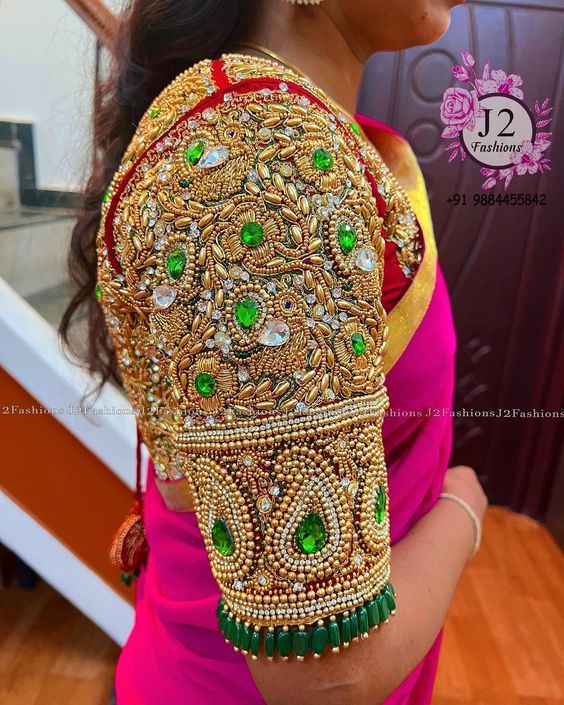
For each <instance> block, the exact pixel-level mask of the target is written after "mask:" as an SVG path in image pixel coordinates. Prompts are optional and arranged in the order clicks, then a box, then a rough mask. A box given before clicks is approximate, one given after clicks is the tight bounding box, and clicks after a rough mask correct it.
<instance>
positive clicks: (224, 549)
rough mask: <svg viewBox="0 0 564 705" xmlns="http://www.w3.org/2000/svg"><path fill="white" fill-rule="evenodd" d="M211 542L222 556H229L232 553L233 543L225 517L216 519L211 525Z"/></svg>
mask: <svg viewBox="0 0 564 705" xmlns="http://www.w3.org/2000/svg"><path fill="white" fill-rule="evenodd" d="M212 542H213V545H214V547H215V549H216V551H218V553H221V555H222V556H231V555H232V554H233V551H234V549H235V545H234V543H233V537H232V536H231V531H229V527H228V526H227V523H226V521H225V519H218V520H217V521H216V522H215V524H214V525H213V528H212Z"/></svg>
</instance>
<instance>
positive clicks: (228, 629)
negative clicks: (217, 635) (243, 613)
mask: <svg viewBox="0 0 564 705" xmlns="http://www.w3.org/2000/svg"><path fill="white" fill-rule="evenodd" d="M234 621H235V620H234V619H231V617H227V619H226V620H224V622H223V629H222V630H221V632H222V634H223V636H224V637H225V638H226V639H229V634H230V633H231V624H232V623H233V622H234Z"/></svg>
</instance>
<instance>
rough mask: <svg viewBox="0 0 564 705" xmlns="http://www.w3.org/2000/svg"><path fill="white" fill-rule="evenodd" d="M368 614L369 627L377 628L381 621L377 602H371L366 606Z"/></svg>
mask: <svg viewBox="0 0 564 705" xmlns="http://www.w3.org/2000/svg"><path fill="white" fill-rule="evenodd" d="M366 612H367V614H368V626H369V627H375V626H376V625H377V624H378V622H379V621H380V616H379V613H378V603H377V602H376V600H375V599H374V600H370V602H369V603H368V604H367V605H366Z"/></svg>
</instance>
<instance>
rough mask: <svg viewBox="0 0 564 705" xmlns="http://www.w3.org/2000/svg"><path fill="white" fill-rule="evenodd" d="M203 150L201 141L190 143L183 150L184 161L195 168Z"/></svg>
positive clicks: (203, 145)
mask: <svg viewBox="0 0 564 705" xmlns="http://www.w3.org/2000/svg"><path fill="white" fill-rule="evenodd" d="M204 149H205V144H204V142H203V140H197V141H196V142H192V144H191V145H190V146H189V147H187V148H186V149H185V150H184V159H185V161H186V162H188V164H191V165H192V166H196V164H197V163H198V162H199V161H200V159H201V158H202V154H203V153H204Z"/></svg>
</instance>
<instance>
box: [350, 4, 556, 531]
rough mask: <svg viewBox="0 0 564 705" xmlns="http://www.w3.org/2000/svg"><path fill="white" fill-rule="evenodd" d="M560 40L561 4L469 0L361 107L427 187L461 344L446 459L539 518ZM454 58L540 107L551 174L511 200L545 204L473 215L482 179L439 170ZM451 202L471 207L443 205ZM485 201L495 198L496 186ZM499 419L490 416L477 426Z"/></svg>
mask: <svg viewBox="0 0 564 705" xmlns="http://www.w3.org/2000/svg"><path fill="white" fill-rule="evenodd" d="M563 34H564V8H563V5H562V2H561V1H559V0H543V1H542V2H524V1H523V0H496V1H494V0H481V1H479V2H478V1H475V2H469V3H467V4H466V5H464V6H460V7H457V8H456V9H455V10H454V11H453V21H452V26H451V28H450V29H449V31H448V33H447V34H446V35H445V36H444V37H443V38H442V39H441V40H440V41H438V42H437V43H436V44H434V45H432V46H430V47H417V48H414V49H409V50H407V51H404V52H401V53H383V54H377V55H375V56H374V57H372V59H371V60H370V62H369V64H368V66H367V69H366V72H365V76H364V80H363V85H362V89H361V92H360V97H359V109H360V110H361V112H364V113H365V114H368V115H370V116H372V117H374V118H376V119H378V120H381V121H382V122H386V123H388V124H389V125H391V126H393V127H394V128H395V129H397V130H398V131H399V132H401V133H402V134H403V135H405V136H406V137H407V138H408V140H409V141H410V143H411V144H412V146H413V148H414V150H415V152H416V154H417V157H418V159H419V161H420V164H421V167H422V169H423V172H424V175H425V179H426V182H427V188H428V191H429V195H430V199H431V208H432V211H433V218H434V224H435V233H436V237H437V242H438V247H439V256H440V261H441V265H442V267H443V271H444V273H445V276H446V279H447V282H448V286H449V289H450V293H451V296H452V303H453V310H454V316H455V322H456V328H457V336H458V353H457V384H456V395H455V407H456V410H457V413H459V414H463V413H466V414H467V415H466V416H460V417H458V418H455V420H454V427H455V447H454V452H453V458H452V462H453V464H455V463H465V464H469V465H472V466H473V467H475V468H476V469H477V471H478V473H479V475H480V478H481V480H482V482H483V484H484V486H485V488H486V491H487V492H488V495H489V497H490V499H491V500H492V501H493V502H495V503H500V504H505V505H509V506H511V507H512V508H514V509H516V510H518V511H524V512H527V513H529V514H531V515H532V516H536V517H539V518H542V517H543V516H544V514H545V512H546V509H547V506H548V503H549V499H550V493H551V488H552V486H553V484H554V480H555V475H556V471H557V461H558V457H559V451H560V449H561V439H562V421H561V419H558V418H542V417H539V416H537V417H535V416H534V414H535V411H534V410H537V412H536V413H537V414H539V413H540V414H542V410H545V411H546V410H553V411H554V410H559V409H561V408H562V406H563V404H562V401H563V400H562V396H563V386H564V385H563V381H564V364H563V363H564V355H563V352H564V350H563V347H564V346H563V340H562V324H563V317H562V283H563V276H562V273H563V270H564V268H563V264H564V258H563V255H564V251H563V235H564V188H563V187H564V159H563V144H564V120H562V115H561V107H562V87H563V71H562V66H563V65H564V64H563V56H562V54H563ZM461 50H467V51H470V52H471V53H472V54H473V55H474V57H475V58H476V60H477V63H478V64H479V65H480V67H482V66H483V65H484V63H485V61H486V60H487V59H490V61H491V67H492V68H503V69H504V70H505V71H506V72H507V73H518V74H520V75H521V76H522V77H523V80H524V90H525V101H526V103H527V104H528V105H532V104H533V103H534V101H535V99H541V100H542V99H544V98H545V97H550V98H551V100H552V103H553V104H554V106H555V109H554V112H555V114H554V119H553V122H552V125H551V127H550V128H546V129H551V130H552V132H553V136H552V146H551V148H550V152H548V153H547V155H548V156H551V158H552V171H551V172H549V173H547V174H544V175H528V176H526V177H520V178H518V179H515V180H514V181H513V183H512V184H511V186H510V189H509V193H531V194H534V193H544V194H546V205H545V206H542V207H541V206H536V207H535V206H525V205H523V206H504V205H496V206H473V205H472V203H471V201H472V195H473V194H475V193H478V194H481V193H490V192H486V191H483V190H482V189H481V184H482V182H483V181H484V177H483V176H482V174H480V171H479V168H478V167H477V166H476V164H474V163H473V162H471V161H470V160H469V159H466V160H465V162H464V163H460V162H459V161H457V162H453V163H452V164H448V163H447V156H446V155H445V152H444V151H443V150H444V145H445V141H444V140H442V139H441V136H440V135H441V131H442V129H443V127H444V126H443V125H442V123H441V122H440V118H439V106H440V103H441V101H442V95H443V92H444V90H445V89H446V88H447V87H448V86H450V85H454V79H453V78H452V77H451V73H450V69H451V67H452V66H453V65H455V64H458V63H461V60H460V51H461ZM455 193H465V194H466V196H467V203H468V202H469V203H468V205H466V206H464V207H463V206H456V207H455V206H453V205H451V204H449V203H448V201H447V199H448V198H449V196H452V195H453V194H455ZM494 193H503V188H502V186H501V185H500V184H498V185H497V186H496V188H495V190H494ZM514 409H520V410H521V411H522V412H523V414H524V416H523V415H521V414H519V415H517V416H516V415H515V414H516V412H514V411H512V410H514ZM464 410H466V411H465V412H464ZM498 410H502V411H501V412H500V413H501V414H502V415H501V416H500V417H499V418H498V417H496V418H491V417H488V416H486V415H484V414H490V413H494V414H497V413H498ZM480 414H481V416H480Z"/></svg>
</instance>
